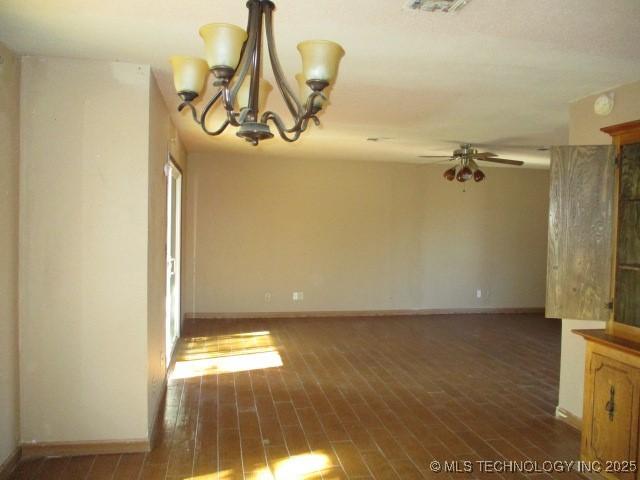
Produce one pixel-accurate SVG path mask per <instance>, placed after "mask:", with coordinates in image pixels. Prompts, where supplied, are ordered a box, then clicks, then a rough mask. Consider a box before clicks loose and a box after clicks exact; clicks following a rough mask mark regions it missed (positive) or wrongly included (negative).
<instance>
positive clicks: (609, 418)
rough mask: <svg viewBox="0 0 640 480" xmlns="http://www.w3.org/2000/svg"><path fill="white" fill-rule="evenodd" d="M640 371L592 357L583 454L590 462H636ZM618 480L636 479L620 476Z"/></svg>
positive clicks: (597, 356) (587, 391) (606, 358)
mask: <svg viewBox="0 0 640 480" xmlns="http://www.w3.org/2000/svg"><path fill="white" fill-rule="evenodd" d="M637 375H638V371H637V369H635V368H633V367H631V366H629V365H626V364H624V363H621V362H618V361H616V360H613V359H611V358H608V357H605V356H602V355H599V354H596V353H594V354H592V355H591V356H590V364H589V367H588V374H587V379H586V380H587V385H586V395H585V412H584V419H585V422H586V425H585V426H586V428H585V429H584V431H583V435H584V436H583V452H586V453H587V455H586V456H587V459H588V460H598V461H600V462H602V464H603V465H604V464H605V462H607V461H634V462H635V461H636V460H637V458H636V457H637V451H638V400H639V398H638V378H637ZM616 477H617V478H629V479H631V478H634V477H635V473H626V474H625V473H619V474H616Z"/></svg>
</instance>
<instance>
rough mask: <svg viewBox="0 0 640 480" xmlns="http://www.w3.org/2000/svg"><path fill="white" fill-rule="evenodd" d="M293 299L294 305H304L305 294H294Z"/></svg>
mask: <svg viewBox="0 0 640 480" xmlns="http://www.w3.org/2000/svg"><path fill="white" fill-rule="evenodd" d="M292 298H293V301H294V303H302V301H303V300H304V292H293V295H292Z"/></svg>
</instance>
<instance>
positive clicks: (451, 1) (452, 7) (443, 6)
mask: <svg viewBox="0 0 640 480" xmlns="http://www.w3.org/2000/svg"><path fill="white" fill-rule="evenodd" d="M470 1H471V0H409V1H408V2H407V3H406V8H407V9H408V10H424V11H426V12H443V13H453V12H457V11H458V10H460V9H462V7H464V6H465V5H466V4H468V3H469V2H470Z"/></svg>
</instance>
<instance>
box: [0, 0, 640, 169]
mask: <svg viewBox="0 0 640 480" xmlns="http://www.w3.org/2000/svg"><path fill="white" fill-rule="evenodd" d="M405 3H406V0H376V1H371V0H277V1H276V4H277V7H278V9H277V11H276V16H275V22H276V24H275V27H276V36H277V45H278V51H279V55H280V59H281V63H282V64H283V67H284V69H285V72H287V73H288V74H289V77H290V78H291V82H292V83H293V75H294V74H295V73H297V72H299V71H300V60H299V57H298V52H297V50H296V48H295V46H296V44H297V43H298V42H299V41H301V40H305V39H310V38H327V39H332V40H335V41H337V42H339V43H341V44H342V45H343V46H344V48H345V50H346V52H347V54H346V56H345V57H344V59H343V62H342V65H341V69H340V74H339V77H338V81H337V83H336V85H335V88H334V89H333V92H332V95H331V101H332V103H331V105H330V106H329V108H328V110H327V111H326V112H325V113H323V114H322V117H321V118H322V120H323V124H324V125H323V127H322V128H321V129H318V128H312V129H311V131H310V132H307V133H306V134H305V135H304V136H303V137H302V139H301V140H300V141H299V142H297V143H295V144H286V143H285V142H282V141H281V140H279V139H273V140H270V141H267V142H263V143H262V144H261V146H260V147H258V148H253V147H251V146H249V145H248V144H246V143H245V142H244V141H243V140H241V139H239V138H237V137H236V136H235V132H234V131H233V129H229V130H228V131H227V132H225V134H224V135H223V136H221V137H215V138H211V137H207V136H206V135H204V133H202V132H200V131H199V130H198V127H197V126H195V125H193V124H192V121H191V119H190V118H189V117H187V115H186V112H184V113H185V114H184V115H182V114H178V113H177V112H175V107H176V106H177V103H178V102H177V97H176V96H175V94H174V93H173V89H172V85H171V75H170V70H169V65H168V61H167V58H168V57H169V56H170V55H172V54H176V53H177V54H192V55H200V56H201V55H202V47H201V40H200V37H199V36H198V34H197V29H198V27H199V26H200V25H202V24H204V23H209V22H230V23H235V24H237V25H241V26H244V25H245V24H246V8H245V1H244V0H109V1H104V0H55V1H54V0H0V41H2V42H4V43H5V44H7V45H8V46H9V47H10V48H13V49H14V50H15V51H17V52H18V53H21V54H32V55H52V56H68V57H80V58H96V59H109V60H119V61H127V62H137V63H150V64H151V65H152V67H153V69H154V72H155V74H156V77H157V79H158V81H159V84H160V88H161V90H162V92H163V95H164V96H165V99H166V101H167V105H168V106H169V107H170V109H171V110H172V115H173V118H174V121H175V122H176V124H177V126H178V129H179V131H180V132H181V135H182V137H183V139H184V140H185V142H186V144H187V147H188V149H189V151H191V152H195V151H211V152H218V153H219V154H227V153H230V152H244V153H247V152H248V153H250V154H260V155H262V156H265V155H266V156H268V155H279V156H282V155H286V156H301V155H305V156H309V157H314V158H318V159H322V158H327V157H333V158H345V159H363V160H386V161H401V162H417V161H421V160H419V159H417V158H416V156H417V155H421V154H440V153H447V152H450V151H451V150H452V149H453V148H454V147H455V146H456V144H457V143H458V142H460V141H467V142H471V143H474V144H481V145H486V146H487V148H490V149H491V150H493V151H495V152H496V153H499V154H502V155H503V156H508V157H511V158H517V159H522V160H525V161H527V165H528V166H532V167H535V166H543V165H546V164H547V163H548V154H547V153H544V152H538V151H536V150H535V148H522V146H542V145H551V144H562V143H566V141H567V127H568V113H567V112H568V105H567V104H568V103H569V102H570V101H572V100H575V99H577V98H580V97H582V96H585V95H587V94H590V93H594V92H598V91H603V90H606V89H608V88H611V87H614V86H617V85H620V84H624V83H628V82H631V81H635V80H638V79H639V78H640V28H638V25H639V24H640V1H639V0H608V1H606V2H603V1H602V0H473V1H472V2H471V3H470V4H469V5H468V6H467V7H466V8H464V10H462V11H460V12H458V13H456V14H451V15H447V14H442V13H426V12H420V11H408V10H405V9H404V8H403V6H404V4H405ZM265 76H266V78H267V79H270V78H271V73H270V71H269V72H266V74H265ZM272 83H273V82H272ZM269 106H270V107H273V108H274V109H276V108H277V109H279V110H281V111H282V104H281V103H280V101H279V99H278V95H277V92H275V91H274V92H272V94H271V97H270V100H269ZM283 113H284V111H283ZM367 137H389V138H390V139H389V140H383V141H380V142H368V141H366V138H367Z"/></svg>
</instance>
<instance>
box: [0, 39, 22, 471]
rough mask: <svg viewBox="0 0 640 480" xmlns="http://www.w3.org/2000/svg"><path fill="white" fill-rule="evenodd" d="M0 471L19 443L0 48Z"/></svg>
mask: <svg viewBox="0 0 640 480" xmlns="http://www.w3.org/2000/svg"><path fill="white" fill-rule="evenodd" d="M0 59H1V61H0V172H1V173H0V465H2V463H3V462H5V460H6V459H7V458H8V457H9V456H10V455H11V454H12V453H13V452H14V451H15V449H16V447H17V445H18V441H19V433H20V432H19V423H20V414H19V383H18V183H19V180H18V178H19V177H18V170H19V158H20V134H19V124H20V123H19V117H20V108H19V100H20V60H19V58H18V57H16V56H15V55H13V53H11V52H10V51H9V50H8V49H7V48H5V46H4V45H2V44H0Z"/></svg>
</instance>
